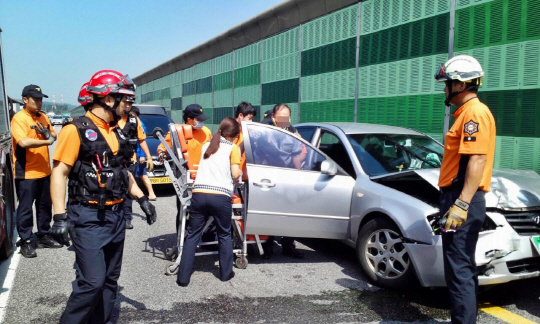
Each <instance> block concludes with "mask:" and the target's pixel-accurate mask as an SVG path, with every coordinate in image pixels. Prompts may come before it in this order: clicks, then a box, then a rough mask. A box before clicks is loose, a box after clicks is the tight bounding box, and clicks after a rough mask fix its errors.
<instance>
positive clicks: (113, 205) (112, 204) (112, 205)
mask: <svg viewBox="0 0 540 324" xmlns="http://www.w3.org/2000/svg"><path fill="white" fill-rule="evenodd" d="M123 201H124V198H120V199H118V200H109V201H106V202H105V206H103V208H99V205H98V203H97V201H93V200H91V201H89V202H88V203H82V202H79V201H77V200H73V203H75V204H79V205H83V206H85V207H89V208H94V209H105V210H112V211H116V210H118V207H119V206H120V203H121V202H123Z"/></svg>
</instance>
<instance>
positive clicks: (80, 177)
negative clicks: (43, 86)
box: [68, 116, 132, 209]
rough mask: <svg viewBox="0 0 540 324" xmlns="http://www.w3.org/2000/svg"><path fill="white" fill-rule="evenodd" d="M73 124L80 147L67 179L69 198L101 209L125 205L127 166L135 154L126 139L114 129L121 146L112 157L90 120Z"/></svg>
mask: <svg viewBox="0 0 540 324" xmlns="http://www.w3.org/2000/svg"><path fill="white" fill-rule="evenodd" d="M71 124H73V125H74V126H75V127H76V128H77V131H78V133H79V139H80V142H81V145H80V148H79V156H78V159H77V161H76V162H75V165H74V166H73V168H72V169H71V172H70V173H69V176H68V179H69V182H68V194H69V198H70V199H71V200H74V201H77V202H79V203H81V204H85V205H92V206H95V207H97V208H100V209H103V208H105V207H106V206H113V205H116V204H118V203H120V202H122V201H123V199H124V198H123V197H124V196H125V194H126V193H127V188H128V185H129V177H128V174H127V169H126V163H127V161H129V159H130V158H131V155H132V154H130V152H131V150H130V148H129V143H128V141H127V138H126V136H124V134H123V132H122V131H121V130H120V129H118V127H116V128H114V132H115V134H116V137H117V139H118V144H119V145H118V152H117V154H113V152H112V150H111V148H110V147H109V145H108V144H107V141H106V140H105V138H104V137H103V135H102V134H101V132H100V131H99V129H98V128H97V126H96V125H95V124H94V122H92V120H91V119H90V118H88V117H86V116H82V117H77V118H75V119H73V121H72V122H71Z"/></svg>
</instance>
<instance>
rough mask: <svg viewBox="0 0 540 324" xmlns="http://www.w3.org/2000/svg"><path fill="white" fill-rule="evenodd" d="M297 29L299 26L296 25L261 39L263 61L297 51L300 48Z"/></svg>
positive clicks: (298, 29)
mask: <svg viewBox="0 0 540 324" xmlns="http://www.w3.org/2000/svg"><path fill="white" fill-rule="evenodd" d="M299 31H300V27H296V28H293V29H290V30H288V31H285V32H283V33H280V34H277V35H275V36H272V37H269V38H267V39H264V40H263V41H262V59H263V61H267V60H271V59H274V58H277V57H282V56H287V55H290V54H293V53H297V52H298V51H299V50H300V48H299V45H300V44H299V42H298V35H299Z"/></svg>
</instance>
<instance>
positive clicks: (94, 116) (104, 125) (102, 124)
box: [85, 111, 111, 130]
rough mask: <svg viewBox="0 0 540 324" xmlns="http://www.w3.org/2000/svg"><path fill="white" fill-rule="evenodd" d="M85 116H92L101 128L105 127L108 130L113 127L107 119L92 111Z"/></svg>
mask: <svg viewBox="0 0 540 324" xmlns="http://www.w3.org/2000/svg"><path fill="white" fill-rule="evenodd" d="M85 116H86V117H88V118H90V120H91V121H92V122H94V124H96V126H97V127H99V128H103V129H107V130H108V129H109V128H111V127H110V126H109V123H107V122H106V121H105V120H103V119H101V118H100V117H98V116H96V115H94V114H93V113H92V112H91V111H88V112H86V114H85Z"/></svg>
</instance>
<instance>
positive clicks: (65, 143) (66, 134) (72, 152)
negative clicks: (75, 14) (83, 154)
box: [53, 125, 81, 166]
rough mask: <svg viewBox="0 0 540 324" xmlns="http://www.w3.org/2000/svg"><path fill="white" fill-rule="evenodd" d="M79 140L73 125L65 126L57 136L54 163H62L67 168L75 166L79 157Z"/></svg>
mask: <svg viewBox="0 0 540 324" xmlns="http://www.w3.org/2000/svg"><path fill="white" fill-rule="evenodd" d="M80 146H81V139H80V138H79V132H78V131H77V128H76V127H75V125H66V126H64V127H63V128H62V130H61V131H60V134H58V141H57V142H56V148H55V150H54V156H53V160H54V161H60V162H63V163H65V164H67V165H69V166H73V165H75V161H77V158H78V157H79V147H80Z"/></svg>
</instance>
